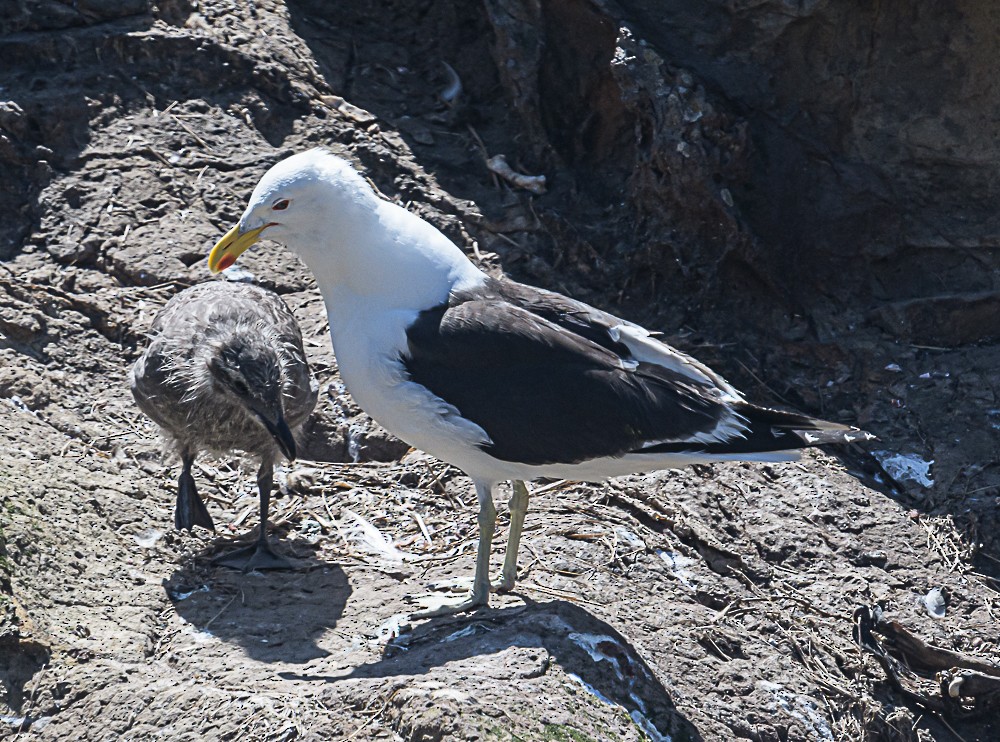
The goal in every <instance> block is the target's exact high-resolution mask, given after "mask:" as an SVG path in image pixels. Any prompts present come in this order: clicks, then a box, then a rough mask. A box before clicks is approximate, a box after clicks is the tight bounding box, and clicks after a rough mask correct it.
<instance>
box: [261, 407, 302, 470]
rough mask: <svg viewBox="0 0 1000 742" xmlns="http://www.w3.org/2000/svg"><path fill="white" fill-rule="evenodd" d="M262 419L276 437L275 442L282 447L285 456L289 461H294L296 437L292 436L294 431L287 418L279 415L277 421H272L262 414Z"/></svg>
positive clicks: (269, 431)
mask: <svg viewBox="0 0 1000 742" xmlns="http://www.w3.org/2000/svg"><path fill="white" fill-rule="evenodd" d="M260 421H261V422H262V423H264V427H265V428H267V432H268V433H270V434H271V437H272V438H274V442H275V443H277V444H278V448H280V449H281V453H282V454H283V455H284V457H285V458H286V459H288V460H289V461H294V460H295V438H294V437H293V436H292V431H291V429H290V428H289V427H288V423H286V422H285V418H284V417H281V416H280V415H279V416H278V419H277V421H275V422H271V421H270V420H268V419H267V418H266V417H264V416H263V415H261V416H260Z"/></svg>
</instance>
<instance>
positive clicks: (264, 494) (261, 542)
mask: <svg viewBox="0 0 1000 742" xmlns="http://www.w3.org/2000/svg"><path fill="white" fill-rule="evenodd" d="M273 485H274V458H273V457H272V456H264V457H263V458H262V460H261V462H260V469H258V470H257V489H258V490H259V491H260V532H259V533H258V534H257V543H256V544H254V545H253V546H247V547H245V548H243V549H237V550H236V551H233V552H230V553H229V554H223V555H222V556H219V557H216V558H215V559H214V560H213V561H214V562H215V563H216V564H221V565H222V566H224V567H232V568H233V569H242V570H243V571H244V572H250V571H252V570H255V569H294V565H292V563H291V562H289V561H288V560H287V559H285V558H284V557H280V556H278V555H277V554H275V553H274V552H273V551H272V550H271V544H270V543H269V542H268V540H267V511H268V509H269V507H270V504H271V487H272V486H273Z"/></svg>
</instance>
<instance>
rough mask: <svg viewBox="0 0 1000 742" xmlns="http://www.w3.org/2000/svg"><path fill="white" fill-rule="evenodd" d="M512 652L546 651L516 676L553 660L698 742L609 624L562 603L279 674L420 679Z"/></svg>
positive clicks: (432, 631)
mask: <svg viewBox="0 0 1000 742" xmlns="http://www.w3.org/2000/svg"><path fill="white" fill-rule="evenodd" d="M521 597H522V598H523V597H524V596H523V595H522V596H521ZM512 647H522V648H526V649H539V650H544V652H539V653H532V654H530V655H528V657H527V659H526V662H528V663H529V664H530V662H531V661H533V660H538V661H537V662H536V664H537V667H534V666H531V667H527V668H523V669H522V670H521V671H517V670H515V672H516V673H517V674H518V675H519V676H520V677H523V678H531V677H538V676H540V675H543V674H545V673H546V672H548V669H549V665H550V663H556V662H557V663H558V664H559V666H560V667H561V668H562V669H563V670H564V671H565V672H566V673H567V674H569V675H570V676H571V677H573V678H574V680H577V682H579V683H580V684H581V685H583V686H584V688H585V689H586V690H587V691H589V692H590V693H591V694H593V695H594V696H596V697H598V698H599V699H601V700H602V701H605V702H609V703H613V704H617V705H618V706H620V707H622V708H623V709H625V711H626V712H627V713H628V714H629V715H630V716H631V717H632V719H633V720H635V721H636V723H638V724H639V725H640V726H651V727H652V728H653V729H654V730H655V731H656V732H657V733H658V734H660V735H665V736H667V737H668V738H669V737H672V738H674V739H684V740H691V741H693V742H697V741H699V740H701V739H702V737H701V735H700V734H699V732H698V731H697V730H696V729H695V727H694V725H693V724H692V723H691V722H690V721H688V720H687V719H686V718H685V717H684V716H683V715H682V714H681V712H680V711H678V710H677V708H676V706H675V704H674V702H673V700H672V699H671V697H670V694H669V693H668V692H667V690H666V688H664V687H663V684H662V683H661V682H660V681H659V680H658V679H657V677H656V675H655V673H654V672H653V671H652V670H651V669H650V667H649V666H648V665H647V664H646V662H645V661H644V660H643V659H642V658H641V657H640V656H639V654H638V652H637V651H636V650H635V648H634V647H633V646H632V645H631V643H630V642H629V641H628V640H627V639H626V638H625V637H623V636H622V635H621V634H620V633H619V632H618V631H616V630H615V629H614V628H612V627H611V626H610V625H609V624H608V623H606V622H604V621H602V620H601V619H599V618H597V617H595V616H593V615H592V614H590V613H588V612H587V611H586V610H584V609H583V608H581V607H579V606H577V605H574V604H572V603H568V602H565V601H556V600H554V601H549V602H544V603H535V602H528V604H527V605H525V606H516V607H512V608H502V609H481V610H479V611H477V612H476V613H475V614H472V615H471V616H464V617H456V618H444V619H435V620H432V621H429V622H427V623H424V624H421V625H419V626H417V627H416V628H414V629H413V630H411V631H407V632H404V633H402V634H400V636H399V637H397V638H396V639H394V640H392V641H390V642H388V644H387V645H386V646H385V648H384V650H383V653H382V657H381V658H380V659H379V660H377V661H375V662H371V663H368V664H364V665H361V666H359V667H355V668H354V669H352V670H350V671H349V672H346V673H343V674H339V675H313V674H300V673H295V672H279V673H278V675H280V676H281V677H283V678H285V679H286V680H299V681H306V682H310V681H311V682H320V683H336V682H338V681H341V680H348V679H354V678H384V677H395V676H400V675H423V674H426V673H428V672H430V671H431V670H432V668H436V667H442V666H445V665H447V664H448V663H451V662H456V661H461V660H465V659H469V658H472V657H485V656H488V655H493V654H497V653H499V652H502V651H503V650H506V649H510V648H512ZM539 658H541V659H540V660H539ZM647 733H648V729H647Z"/></svg>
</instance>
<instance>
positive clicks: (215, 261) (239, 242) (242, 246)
mask: <svg viewBox="0 0 1000 742" xmlns="http://www.w3.org/2000/svg"><path fill="white" fill-rule="evenodd" d="M270 226H271V225H270V224H264V225H263V226H260V227H257V228H256V229H250V230H247V231H246V232H243V233H241V232H240V225H239V224H237V225H236V226H235V227H233V228H232V229H230V230H229V231H228V232H226V234H225V235H223V237H222V239H221V240H219V241H218V242H216V243H215V247H213V248H212V252H210V253H209V254H208V269H209V270H210V271H212V273H218V272H219V271H224V270H225V269H226V268H228V267H229V266H231V265H232V264H233V263H235V262H236V258H238V257H239V256H240V255H242V254H243V253H245V252H246V251H247V248H248V247H250V246H251V245H252V244H254V243H255V242H257V240H259V239H260V233H261V232H263V231H264V230H265V229H267V228H268V227H270Z"/></svg>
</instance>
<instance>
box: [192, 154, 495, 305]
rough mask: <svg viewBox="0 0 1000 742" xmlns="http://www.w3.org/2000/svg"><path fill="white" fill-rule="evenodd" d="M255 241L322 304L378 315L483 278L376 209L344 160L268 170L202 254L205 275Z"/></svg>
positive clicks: (409, 221)
mask: <svg viewBox="0 0 1000 742" xmlns="http://www.w3.org/2000/svg"><path fill="white" fill-rule="evenodd" d="M261 237H267V238H268V239H272V240H274V241H276V242H280V243H282V244H284V245H285V246H286V247H288V248H289V249H291V250H293V251H294V252H295V253H296V254H298V256H299V257H300V258H301V259H302V260H303V262H305V263H306V265H308V266H309V269H310V270H311V271H312V272H313V274H314V275H315V277H316V282H317V283H318V284H319V287H320V290H321V291H322V292H323V295H324V297H325V298H326V300H327V308H328V309H329V308H330V302H331V300H335V299H337V298H340V299H341V300H343V301H345V302H350V301H352V300H351V298H350V297H351V296H352V295H353V296H362V295H364V296H368V297H369V300H370V301H377V303H378V304H379V305H380V306H382V307H388V306H400V307H410V308H417V307H419V308H422V307H427V306H433V305H434V304H436V303H439V302H441V301H444V299H445V298H447V296H448V293H449V292H450V291H451V290H452V289H453V288H454V287H455V286H459V285H461V286H469V285H471V284H473V283H475V282H478V281H481V280H483V279H484V278H485V277H484V275H483V274H482V273H481V272H480V271H479V269H478V268H476V267H475V266H474V265H473V264H472V263H471V262H470V261H469V259H468V258H467V257H466V256H465V254H464V253H463V252H462V251H461V250H459V249H458V247H456V246H455V244H454V243H453V242H452V241H451V240H449V239H448V238H447V237H445V236H444V235H443V234H441V232H439V231H438V230H437V229H436V228H435V227H434V226H432V225H431V224H430V223H428V222H425V221H424V220H423V219H421V218H420V217H418V216H417V215H415V214H411V213H410V212H408V211H406V210H405V209H403V208H402V207H400V206H397V205H395V204H393V203H391V202H388V201H383V200H382V199H380V198H379V197H378V196H377V195H376V194H375V192H374V191H373V190H372V188H371V187H370V186H369V185H368V183H367V182H366V181H365V179H364V178H363V177H361V175H360V174H359V173H358V172H357V171H356V170H355V169H354V168H353V167H352V166H351V164H350V163H348V162H347V161H346V160H343V159H341V158H340V157H337V156H336V155H333V154H330V153H329V152H326V151H324V150H319V149H314V150H310V151H308V152H303V153H301V154H297V155H293V156H292V157H289V158H288V159H286V160H282V161H281V162H279V163H278V164H277V165H275V166H274V167H272V168H271V169H270V170H268V171H267V173H265V174H264V177H263V178H261V180H260V183H258V184H257V187H256V188H254V191H253V194H252V195H251V196H250V204H249V205H248V206H247V208H246V211H244V212H243V216H242V217H240V221H239V223H238V224H237V225H236V226H235V227H233V228H232V229H231V230H230V231H229V232H227V233H226V235H225V236H224V237H223V238H222V239H221V240H219V242H218V243H217V244H216V245H215V247H214V248H212V252H211V254H210V255H209V256H208V267H209V269H210V270H211V271H212V272H213V273H217V272H218V271H220V270H225V269H226V268H228V267H229V266H231V265H232V264H233V263H235V262H236V258H238V257H239V256H240V255H241V254H243V252H245V251H246V249H247V248H249V247H250V246H251V245H253V244H254V243H255V242H257V240H259V239H261Z"/></svg>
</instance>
